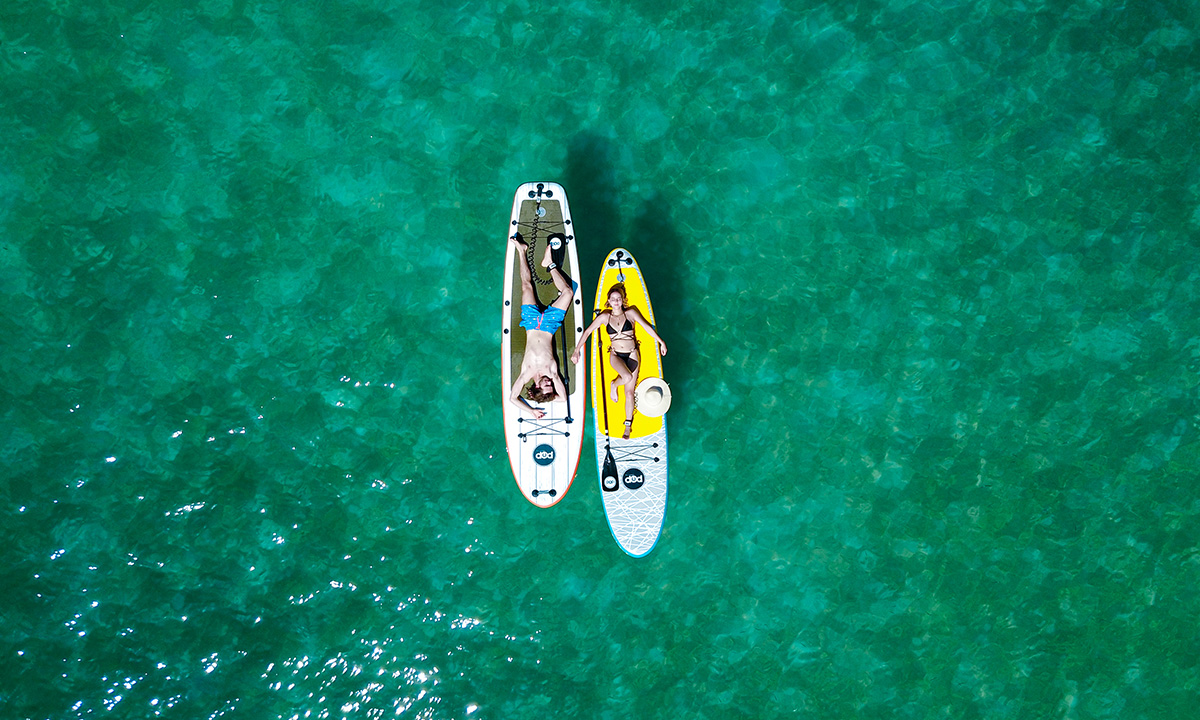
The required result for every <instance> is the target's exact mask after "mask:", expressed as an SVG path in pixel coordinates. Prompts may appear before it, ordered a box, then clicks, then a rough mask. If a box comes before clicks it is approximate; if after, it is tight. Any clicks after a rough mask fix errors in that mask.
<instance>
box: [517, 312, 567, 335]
mask: <svg viewBox="0 0 1200 720" xmlns="http://www.w3.org/2000/svg"><path fill="white" fill-rule="evenodd" d="M566 317H567V313H566V311H564V310H563V309H562V308H556V307H554V306H553V305H551V306H550V307H548V308H546V312H538V309H537V305H522V306H521V327H523V328H525V329H526V330H541V331H542V332H548V333H550V334H551V335H553V334H554V333H556V332H558V329H559V328H560V327H562V324H563V320H565V319H566Z"/></svg>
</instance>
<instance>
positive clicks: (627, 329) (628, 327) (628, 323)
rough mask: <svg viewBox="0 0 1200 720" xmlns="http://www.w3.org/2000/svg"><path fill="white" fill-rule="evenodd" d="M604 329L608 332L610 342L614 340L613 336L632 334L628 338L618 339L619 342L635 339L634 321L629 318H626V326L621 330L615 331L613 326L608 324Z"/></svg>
mask: <svg viewBox="0 0 1200 720" xmlns="http://www.w3.org/2000/svg"><path fill="white" fill-rule="evenodd" d="M604 327H605V328H606V329H607V330H608V339H609V340H611V339H612V337H613V335H623V334H625V333H629V334H630V335H629V337H628V338H618V339H619V340H632V339H633V321H632V320H630V319H629V316H626V317H625V324H624V325H622V326H621V329H620V330H614V329H613V326H612V325H609V324H608V323H604Z"/></svg>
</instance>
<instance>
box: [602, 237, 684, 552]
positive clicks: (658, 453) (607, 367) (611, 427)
mask: <svg viewBox="0 0 1200 720" xmlns="http://www.w3.org/2000/svg"><path fill="white" fill-rule="evenodd" d="M617 283H622V284H623V285H624V286H625V293H626V300H627V304H628V305H629V306H632V307H636V308H637V309H638V311H639V312H640V313H641V315H642V317H644V318H645V319H646V320H647V321H648V322H649V323H650V324H651V325H653V324H654V308H653V306H652V305H651V304H650V296H649V294H648V293H647V291H646V283H645V280H644V279H643V278H642V271H641V269H639V268H638V265H637V262H636V261H635V260H634V259H633V256H632V255H631V254H630V253H629V251H628V250H626V249H624V248H617V249H616V250H613V251H612V252H611V253H609V254H608V257H607V258H606V259H605V261H604V265H603V267H602V268H601V270H600V280H599V282H598V283H597V285H596V304H595V310H594V312H593V314H592V317H593V318H594V317H596V316H597V315H599V314H600V313H601V312H603V311H605V310H606V309H607V302H608V293H609V291H610V290H611V288H612V286H613V285H615V284H617ZM634 335H635V338H636V340H637V343H638V367H637V375H638V377H637V381H638V384H639V385H642V384H643V383H645V384H646V385H652V384H654V383H653V379H658V380H661V379H662V360H661V358H660V357H659V354H658V345H657V343H655V341H654V339H653V338H652V337H651V336H650V335H649V334H647V332H646V331H645V329H644V328H642V327H641V325H639V324H637V323H634ZM589 355H590V358H591V367H590V370H591V375H590V382H589V384H590V385H591V390H592V417H593V418H595V420H594V422H595V424H596V465H597V468H598V469H599V475H600V496H601V498H602V500H603V503H604V514H605V516H606V517H607V518H608V527H609V529H610V530H612V534H613V538H615V539H616V541H617V544H618V545H620V546H621V549H622V550H624V551H625V552H627V553H629V554H630V555H632V556H634V557H642V556H643V555H646V554H647V553H649V552H650V551H651V550H652V549H653V548H654V545H655V543H657V542H658V537H659V535H660V534H661V532H662V527H663V520H664V518H665V516H666V509H667V424H666V420H665V419H664V416H662V415H659V416H657V417H656V416H653V415H648V414H645V413H643V412H642V411H641V410H639V409H637V408H635V411H634V414H633V424H632V427H631V431H630V436H629V438H628V439H626V438H624V437H622V436H623V434H624V432H625V424H624V423H625V415H626V405H625V392H626V391H625V388H624V387H623V386H621V385H618V388H617V399H616V400H615V401H614V400H613V399H612V398H611V396H610V389H611V383H612V381H613V379H614V378H615V377H616V371H615V370H613V367H612V365H611V364H610V359H609V333H608V332H607V331H606V330H605V328H604V327H600V328H597V329H596V330H595V331H594V332H593V333H592V343H591V349H590V352H589ZM647 381H650V382H647ZM647 404H648V401H647ZM646 409H647V410H648V409H649V408H648V407H647V408H646Z"/></svg>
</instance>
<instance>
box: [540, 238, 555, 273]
mask: <svg viewBox="0 0 1200 720" xmlns="http://www.w3.org/2000/svg"><path fill="white" fill-rule="evenodd" d="M553 262H554V259H553V258H552V257H550V244H549V243H546V252H544V253H542V267H550V265H551V264H552V263H553Z"/></svg>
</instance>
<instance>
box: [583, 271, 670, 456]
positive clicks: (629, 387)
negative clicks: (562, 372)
mask: <svg viewBox="0 0 1200 720" xmlns="http://www.w3.org/2000/svg"><path fill="white" fill-rule="evenodd" d="M604 308H605V309H604V310H602V311H600V314H599V315H597V316H596V319H595V320H593V321H592V324H591V325H588V328H587V330H586V331H585V332H584V333H583V337H581V338H579V344H578V345H576V346H575V349H574V350H572V351H571V362H573V363H578V362H579V360H580V355H579V349H580V348H581V347H583V345H584V343H586V342H587V339H588V336H590V335H591V334H592V332H593V331H594V330H596V328H598V327H600V326H601V325H604V329H605V330H607V331H608V363H609V365H612V369H613V370H615V371H616V373H617V377H615V378H613V381H612V382H611V383H609V385H608V392H609V396H610V397H612V401H613V402H616V401H617V397H618V396H617V387H618V386H620V385H624V386H625V434H624V435H622V437H624V438H626V439H628V438H629V435H630V433H631V432H633V401H634V391H635V390H636V389H637V382H638V358H639V356H638V342H637V339H636V338H635V337H634V333H633V328H634V323H637V324H638V325H641V326H642V329H643V330H645V331H646V332H647V333H649V334H650V337H652V338H654V342H655V343H657V345H658V351H659V352H660V353H661V354H663V355H666V354H667V344H666V343H665V342H663V339H662V338H660V337H659V336H658V333H656V332H655V331H654V326H653V325H651V324H650V323H648V322H646V318H644V317H642V313H641V312H639V311H638V309H637V308H635V307H633V306H632V305H629V304H627V302H626V298H625V284H624V283H615V284H614V285H613V286H612V287H610V288H609V289H608V302H607V303H606V304H605V306H604Z"/></svg>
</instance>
